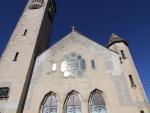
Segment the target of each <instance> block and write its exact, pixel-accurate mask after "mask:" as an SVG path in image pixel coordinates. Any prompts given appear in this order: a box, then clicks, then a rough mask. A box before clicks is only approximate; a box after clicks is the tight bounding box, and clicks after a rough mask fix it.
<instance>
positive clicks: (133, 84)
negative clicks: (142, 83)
mask: <svg viewBox="0 0 150 113" xmlns="http://www.w3.org/2000/svg"><path fill="white" fill-rule="evenodd" d="M129 79H130V82H131V87H134V88H135V87H136V85H135V83H134V80H133V77H132V75H129Z"/></svg>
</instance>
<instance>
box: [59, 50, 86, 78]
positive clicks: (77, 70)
mask: <svg viewBox="0 0 150 113" xmlns="http://www.w3.org/2000/svg"><path fill="white" fill-rule="evenodd" d="M85 68H86V66H85V60H84V59H82V56H80V55H79V54H76V53H70V54H68V55H66V56H65V57H64V60H63V61H62V63H61V72H63V73H64V76H65V77H69V76H72V77H74V76H76V75H81V74H82V72H83V71H84V70H85Z"/></svg>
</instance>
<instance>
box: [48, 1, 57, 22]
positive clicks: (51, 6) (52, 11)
mask: <svg viewBox="0 0 150 113" xmlns="http://www.w3.org/2000/svg"><path fill="white" fill-rule="evenodd" d="M55 12H56V3H55V1H54V0H50V4H49V8H48V13H49V17H50V20H51V21H53V19H54V16H55Z"/></svg>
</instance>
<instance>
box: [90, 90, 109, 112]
mask: <svg viewBox="0 0 150 113" xmlns="http://www.w3.org/2000/svg"><path fill="white" fill-rule="evenodd" d="M89 111H90V113H106V106H105V100H104V98H103V96H102V92H101V91H99V90H95V91H93V92H92V93H91V96H90V101H89Z"/></svg>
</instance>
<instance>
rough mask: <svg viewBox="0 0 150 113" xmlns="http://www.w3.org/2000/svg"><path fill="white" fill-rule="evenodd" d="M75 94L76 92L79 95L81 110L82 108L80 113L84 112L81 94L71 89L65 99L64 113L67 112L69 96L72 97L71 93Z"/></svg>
mask: <svg viewBox="0 0 150 113" xmlns="http://www.w3.org/2000/svg"><path fill="white" fill-rule="evenodd" d="M73 94H75V95H77V97H78V99H79V101H80V110H81V112H80V113H82V103H81V98H80V95H79V93H78V92H76V91H74V90H73V91H71V92H70V93H68V94H67V96H66V99H65V101H64V105H63V106H64V107H63V113H67V103H68V101H69V98H70V97H71V95H73Z"/></svg>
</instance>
